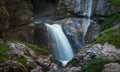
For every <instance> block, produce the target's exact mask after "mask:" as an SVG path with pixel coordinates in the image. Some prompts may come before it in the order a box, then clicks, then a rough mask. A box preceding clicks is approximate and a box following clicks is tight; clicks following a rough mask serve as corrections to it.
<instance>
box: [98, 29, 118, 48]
mask: <svg viewBox="0 0 120 72" xmlns="http://www.w3.org/2000/svg"><path fill="white" fill-rule="evenodd" d="M96 42H98V43H101V44H104V43H105V42H108V43H110V44H112V45H114V46H116V47H117V48H120V27H118V28H111V29H108V30H107V31H106V32H105V33H104V34H103V35H101V36H100V37H98V38H97V39H96Z"/></svg>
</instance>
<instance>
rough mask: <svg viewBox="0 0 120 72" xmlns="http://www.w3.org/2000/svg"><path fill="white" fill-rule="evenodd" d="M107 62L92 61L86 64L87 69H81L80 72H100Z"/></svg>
mask: <svg viewBox="0 0 120 72" xmlns="http://www.w3.org/2000/svg"><path fill="white" fill-rule="evenodd" d="M109 62H111V61H109V60H98V59H95V60H92V61H90V62H89V63H88V65H87V68H85V69H83V71H82V72H101V70H102V69H103V68H104V65H105V64H107V63H109Z"/></svg>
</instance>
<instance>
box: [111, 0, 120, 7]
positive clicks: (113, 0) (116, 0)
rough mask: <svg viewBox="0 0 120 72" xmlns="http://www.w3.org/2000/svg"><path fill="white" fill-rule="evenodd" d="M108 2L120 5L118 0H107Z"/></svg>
mask: <svg viewBox="0 0 120 72" xmlns="http://www.w3.org/2000/svg"><path fill="white" fill-rule="evenodd" d="M109 2H110V3H112V4H113V5H115V6H116V7H120V0H109Z"/></svg>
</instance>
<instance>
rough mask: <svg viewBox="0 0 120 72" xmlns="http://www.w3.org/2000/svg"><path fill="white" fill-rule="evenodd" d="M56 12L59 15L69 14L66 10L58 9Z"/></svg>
mask: <svg viewBox="0 0 120 72" xmlns="http://www.w3.org/2000/svg"><path fill="white" fill-rule="evenodd" d="M57 12H58V13H59V14H67V13H69V11H68V10H67V9H62V8H61V9H58V10H57Z"/></svg>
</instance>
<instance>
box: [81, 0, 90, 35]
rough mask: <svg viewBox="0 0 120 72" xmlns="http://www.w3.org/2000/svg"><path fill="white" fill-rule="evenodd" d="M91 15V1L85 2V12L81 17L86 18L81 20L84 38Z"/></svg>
mask: <svg viewBox="0 0 120 72" xmlns="http://www.w3.org/2000/svg"><path fill="white" fill-rule="evenodd" d="M91 13H92V0H86V4H85V11H84V13H83V15H85V16H86V17H87V18H84V19H83V24H84V34H83V35H84V36H85V35H86V32H87V30H88V27H89V26H90V17H91Z"/></svg>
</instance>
